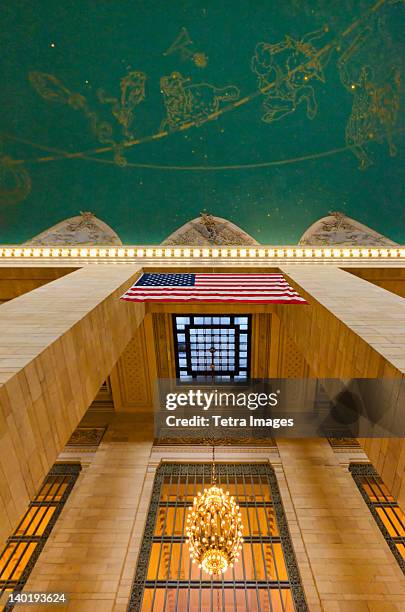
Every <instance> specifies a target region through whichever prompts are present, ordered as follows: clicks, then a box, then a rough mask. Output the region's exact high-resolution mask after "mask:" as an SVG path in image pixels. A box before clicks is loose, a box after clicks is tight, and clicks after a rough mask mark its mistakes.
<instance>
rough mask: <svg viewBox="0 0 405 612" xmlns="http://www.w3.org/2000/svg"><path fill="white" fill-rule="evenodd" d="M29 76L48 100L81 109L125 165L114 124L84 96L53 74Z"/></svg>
mask: <svg viewBox="0 0 405 612" xmlns="http://www.w3.org/2000/svg"><path fill="white" fill-rule="evenodd" d="M28 78H29V80H30V82H31V85H32V86H33V87H34V89H35V90H36V91H37V93H38V94H39V95H40V96H42V97H43V98H45V99H46V100H50V101H51V102H58V103H60V104H67V105H68V106H70V107H71V108H73V109H74V110H78V111H81V112H82V113H83V114H84V116H85V117H86V118H87V120H88V121H89V124H90V129H91V131H92V132H93V134H94V135H95V136H96V138H97V139H98V141H99V142H101V143H103V144H111V145H113V150H114V160H115V162H116V163H117V165H120V166H125V164H126V160H125V158H124V157H123V155H122V145H120V144H119V143H117V142H116V141H115V139H114V137H113V128H112V125H111V124H110V123H107V122H106V121H102V120H100V118H99V117H98V115H97V113H95V112H94V111H92V110H91V108H90V107H89V104H88V102H87V99H86V98H85V97H84V96H82V95H81V94H79V93H76V92H74V91H71V90H70V89H68V88H67V87H66V86H65V85H64V84H63V83H62V82H61V81H59V79H57V78H56V77H55V76H54V75H53V74H47V73H45V72H30V73H29V75H28Z"/></svg>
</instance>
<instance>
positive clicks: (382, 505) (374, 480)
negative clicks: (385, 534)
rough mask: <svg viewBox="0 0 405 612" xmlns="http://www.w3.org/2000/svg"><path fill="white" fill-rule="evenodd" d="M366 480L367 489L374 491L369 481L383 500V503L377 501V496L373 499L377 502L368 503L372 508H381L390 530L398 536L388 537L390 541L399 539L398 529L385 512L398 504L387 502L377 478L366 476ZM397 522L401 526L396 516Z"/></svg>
mask: <svg viewBox="0 0 405 612" xmlns="http://www.w3.org/2000/svg"><path fill="white" fill-rule="evenodd" d="M366 478H367V484H368V485H369V487H370V488H371V489H372V490H373V491H375V489H374V488H373V487H372V486H371V481H372V483H373V484H374V485H375V486H376V488H377V489H378V490H379V491H380V494H381V496H382V497H383V498H384V501H378V498H377V495H376V496H375V497H376V500H377V501H375V502H372V501H371V499H370V503H372V504H373V506H374V507H375V508H382V510H383V512H384V516H385V517H386V518H387V521H388V522H389V524H390V525H391V526H392V528H393V530H394V531H395V533H397V534H398V535H397V536H391V535H390V537H391V538H392V539H394V538H395V537H401V536H400V534H399V533H398V529H397V527H396V525H395V524H394V522H393V520H392V518H391V517H390V516H389V514H388V512H387V511H386V508H394V507H398V504H396V503H395V502H394V503H393V502H390V501H389V500H388V498H387V496H386V494H385V493H384V491H383V489H382V488H381V487H380V483H379V482H378V480H377V478H375V477H371V478H369V477H368V476H366ZM377 514H378V512H377ZM394 514H395V513H394ZM395 516H397V515H395ZM397 521H398V522H399V524H400V525H402V523H401V520H400V519H399V518H398V516H397ZM383 522H384V521H383ZM386 529H387V527H386Z"/></svg>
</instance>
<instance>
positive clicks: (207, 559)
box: [186, 484, 243, 576]
mask: <svg viewBox="0 0 405 612" xmlns="http://www.w3.org/2000/svg"><path fill="white" fill-rule="evenodd" d="M242 532H243V525H242V514H241V512H240V510H239V506H238V505H237V504H236V502H235V499H234V498H233V497H232V496H231V495H230V494H229V491H227V492H226V493H224V491H223V490H222V489H221V488H219V487H218V486H216V484H213V485H212V486H211V487H210V488H209V489H204V493H203V494H201V493H200V492H199V493H198V496H197V497H195V498H194V502H193V505H192V507H191V508H190V509H189V511H188V516H187V527H186V534H187V538H188V545H189V550H190V557H191V559H192V561H193V563H198V566H199V567H200V568H202V569H203V570H204V571H205V572H207V573H208V574H210V575H211V576H212V575H218V574H223V573H224V572H226V570H227V569H228V567H233V564H234V563H235V562H237V561H238V557H239V554H240V551H241V549H242V542H243V538H242Z"/></svg>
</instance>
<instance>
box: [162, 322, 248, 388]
mask: <svg viewBox="0 0 405 612" xmlns="http://www.w3.org/2000/svg"><path fill="white" fill-rule="evenodd" d="M173 327H174V340H175V353H176V374H177V378H180V379H182V380H185V381H186V380H193V379H207V378H209V377H215V379H216V380H246V379H247V378H248V377H249V357H250V336H251V317H250V315H244V316H234V315H221V316H219V315H204V316H202V315H201V316H193V315H189V316H177V315H173Z"/></svg>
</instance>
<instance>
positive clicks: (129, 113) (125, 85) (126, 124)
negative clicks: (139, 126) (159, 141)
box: [97, 70, 146, 138]
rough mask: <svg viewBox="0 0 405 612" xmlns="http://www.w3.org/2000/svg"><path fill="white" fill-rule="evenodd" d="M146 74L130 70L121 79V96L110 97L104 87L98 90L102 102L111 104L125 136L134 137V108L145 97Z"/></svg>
mask: <svg viewBox="0 0 405 612" xmlns="http://www.w3.org/2000/svg"><path fill="white" fill-rule="evenodd" d="M145 82H146V74H145V73H143V72H139V71H137V70H134V71H131V72H129V73H128V74H127V75H126V76H125V77H123V78H122V79H121V83H120V88H121V97H120V98H119V99H117V98H111V97H108V96H107V95H106V93H105V91H104V89H99V90H98V91H97V96H98V99H99V100H100V102H101V103H102V104H109V105H110V106H111V112H112V114H113V116H114V117H115V119H116V120H117V121H118V123H119V124H120V125H121V126H122V131H123V135H124V137H125V138H133V137H134V135H133V133H132V131H131V127H132V123H133V120H134V109H135V107H136V106H138V104H140V103H141V102H143V100H144V99H145Z"/></svg>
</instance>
